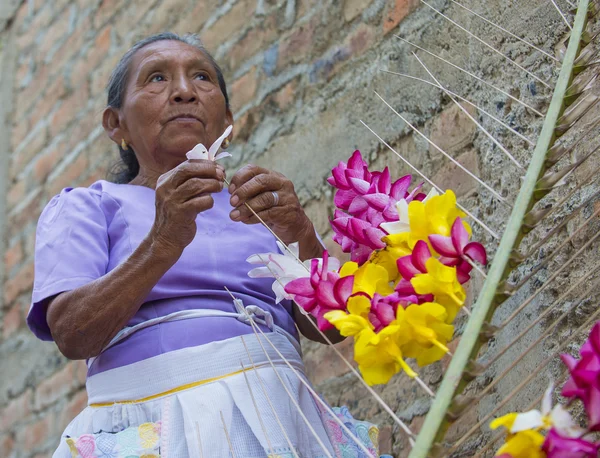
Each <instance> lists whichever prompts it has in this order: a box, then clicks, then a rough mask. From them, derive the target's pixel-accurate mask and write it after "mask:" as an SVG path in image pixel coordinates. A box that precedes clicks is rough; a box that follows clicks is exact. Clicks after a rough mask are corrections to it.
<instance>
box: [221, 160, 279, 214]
mask: <svg viewBox="0 0 600 458" xmlns="http://www.w3.org/2000/svg"><path fill="white" fill-rule="evenodd" d="M257 169H258V170H263V169H260V168H257ZM256 171H257V170H253V172H256ZM238 173H239V172H238ZM236 175H237V174H236ZM247 176H250V175H247ZM235 178H236V177H234V179H235ZM284 185H285V177H283V176H282V175H280V174H278V173H275V172H270V171H268V170H267V171H266V172H264V173H258V174H256V175H254V176H250V178H249V179H248V181H245V182H242V183H241V184H239V185H237V186H234V183H233V179H232V182H231V186H230V187H229V192H230V193H231V200H230V202H231V206H233V207H239V206H240V205H243V204H244V203H248V204H250V201H251V200H252V199H254V198H255V197H257V196H259V195H260V194H262V193H265V192H266V193H268V192H271V191H279V190H281V189H282V188H283V187H284ZM232 187H233V188H234V191H233V192H231V188H232Z"/></svg>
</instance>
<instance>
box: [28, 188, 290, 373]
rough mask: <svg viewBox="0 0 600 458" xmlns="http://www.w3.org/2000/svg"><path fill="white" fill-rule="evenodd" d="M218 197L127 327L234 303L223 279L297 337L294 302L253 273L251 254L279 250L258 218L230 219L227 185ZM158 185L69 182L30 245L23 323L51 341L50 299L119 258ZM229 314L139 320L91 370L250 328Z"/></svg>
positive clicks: (146, 223)
mask: <svg viewBox="0 0 600 458" xmlns="http://www.w3.org/2000/svg"><path fill="white" fill-rule="evenodd" d="M213 197H214V200H215V205H214V206H213V208H212V209H210V210H208V211H205V212H203V213H200V214H199V215H198V217H197V219H196V225H197V228H198V230H197V233H196V237H195V238H194V240H193V242H192V243H191V244H190V245H188V246H187V247H186V248H185V250H184V251H183V254H182V255H181V257H180V258H179V260H178V261H177V263H175V265H174V266H173V267H171V269H169V271H168V272H166V273H165V275H164V276H163V277H162V278H161V279H160V280H159V282H158V283H157V284H156V286H154V288H152V291H150V294H149V295H148V297H147V298H146V300H145V302H144V304H143V305H142V306H141V307H140V309H139V310H138V312H137V313H136V314H135V316H134V317H133V318H132V319H131V320H130V321H129V323H128V325H129V326H132V325H135V324H137V323H141V322H143V321H146V320H148V319H151V318H156V317H159V316H164V315H168V314H170V313H173V312H176V311H180V310H187V309H196V308H202V309H213V310H221V311H226V312H235V308H234V306H233V303H232V301H231V297H230V296H229V294H228V293H227V291H225V289H224V286H227V288H229V289H230V290H231V291H232V292H233V293H234V294H235V296H236V297H238V298H239V299H242V300H243V301H244V303H245V304H246V305H258V306H260V307H262V308H263V309H265V310H268V311H270V312H271V313H272V314H273V317H274V321H275V324H277V325H278V326H280V327H282V328H284V329H285V330H287V331H288V332H290V333H291V334H292V335H295V336H297V333H296V328H295V326H294V321H293V318H292V315H291V304H290V303H289V302H284V303H281V304H278V305H276V304H275V300H274V294H273V291H272V290H271V283H272V280H271V279H256V278H249V277H248V271H249V270H250V268H251V267H252V266H251V265H250V264H248V263H246V258H247V257H248V256H250V255H251V254H255V253H264V252H268V251H273V252H277V245H276V244H275V240H274V238H273V236H272V235H271V234H270V233H269V232H268V231H267V229H265V228H264V227H262V226H261V225H245V224H242V223H236V222H233V221H232V220H231V219H230V218H229V212H230V211H231V210H232V207H231V206H230V204H229V197H230V196H229V193H228V192H227V190H223V191H222V192H221V193H218V194H214V195H213ZM154 214H155V207H154V190H152V189H150V188H146V187H143V186H134V185H124V184H114V183H110V182H107V181H104V180H101V181H97V182H96V183H94V184H93V185H91V186H90V187H89V188H66V189H64V190H63V191H62V192H61V193H60V194H59V195H57V196H55V197H54V198H53V199H52V200H51V201H50V202H49V203H48V205H47V206H46V208H45V209H44V211H43V212H42V215H41V216H40V219H39V222H38V226H37V235H36V248H35V277H34V288H33V298H32V304H31V309H30V311H29V315H28V317H27V323H28V325H29V327H30V329H31V330H32V331H33V333H34V334H35V335H36V336H37V337H38V338H40V339H42V340H52V336H51V335H50V329H49V328H48V323H47V321H46V305H47V304H46V302H47V301H46V300H47V299H48V298H49V297H52V296H54V295H56V294H58V293H61V292H64V291H69V290H72V289H75V288H77V287H79V286H82V285H85V284H86V283H89V282H91V281H93V280H95V279H97V278H99V277H102V276H103V275H105V274H106V273H107V272H109V271H111V270H112V269H114V268H115V267H116V266H118V265H119V264H120V263H121V262H123V261H125V260H126V259H127V258H128V257H129V256H130V255H131V253H132V252H133V251H134V250H135V249H136V247H137V246H139V244H140V243H141V241H142V240H143V239H144V237H145V236H146V235H147V234H148V232H149V231H150V228H151V227H152V224H153V222H154ZM252 332H253V331H252V328H251V327H250V326H249V325H247V324H244V323H243V322H240V321H238V320H236V319H235V318H228V317H201V318H194V319H188V320H181V321H172V322H164V323H161V324H157V325H154V326H150V327H148V328H145V329H142V330H140V331H138V332H136V333H134V334H133V335H132V336H131V337H128V338H127V339H125V340H124V341H122V342H120V343H118V344H116V345H115V346H113V347H111V348H109V349H108V350H106V351H105V352H103V353H102V354H101V355H100V357H99V358H97V359H96V360H95V361H94V363H93V365H92V367H91V368H90V371H89V373H88V375H93V374H95V373H99V372H102V371H105V370H108V369H112V368H115V367H120V366H124V365H126V364H131V363H133V362H136V361H140V360H143V359H146V358H150V357H152V356H156V355H159V354H162V353H166V352H169V351H173V350H178V349H181V348H186V347H191V346H196V345H202V344H205V343H208V342H212V341H215V340H222V339H227V338H230V337H235V336H239V335H244V334H250V333H252Z"/></svg>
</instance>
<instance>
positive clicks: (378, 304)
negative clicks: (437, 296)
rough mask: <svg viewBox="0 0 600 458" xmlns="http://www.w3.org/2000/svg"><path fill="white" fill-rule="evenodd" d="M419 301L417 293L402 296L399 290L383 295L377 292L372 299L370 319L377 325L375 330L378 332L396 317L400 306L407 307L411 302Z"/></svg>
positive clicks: (416, 302)
mask: <svg viewBox="0 0 600 458" xmlns="http://www.w3.org/2000/svg"><path fill="white" fill-rule="evenodd" d="M418 303H419V302H418V297H417V296H416V295H415V294H412V295H408V296H401V295H400V294H399V293H398V292H394V293H393V294H390V295H389V296H382V295H381V294H378V293H375V294H374V295H373V299H372V300H371V310H370V312H369V321H370V322H371V324H372V325H373V326H374V327H375V332H376V333H378V332H379V331H381V330H382V329H383V328H385V327H386V326H388V325H389V324H391V323H392V321H394V320H395V319H396V311H397V310H398V307H402V308H406V307H408V306H409V305H410V304H418Z"/></svg>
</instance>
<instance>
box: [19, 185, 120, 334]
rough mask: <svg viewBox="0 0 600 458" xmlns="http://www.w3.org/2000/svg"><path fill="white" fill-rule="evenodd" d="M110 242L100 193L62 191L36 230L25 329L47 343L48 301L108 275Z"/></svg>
mask: <svg viewBox="0 0 600 458" xmlns="http://www.w3.org/2000/svg"><path fill="white" fill-rule="evenodd" d="M108 259H109V239H108V230H107V221H106V216H105V214H104V212H103V210H102V192H101V191H100V190H98V189H92V188H66V189H64V190H63V191H62V192H61V193H60V194H59V195H57V196H55V197H54V198H53V199H52V200H51V201H50V202H49V203H48V205H47V206H46V208H44V211H43V212H42V214H41V216H40V219H39V221H38V225H37V231H36V241H35V271H34V282H33V297H32V300H31V308H30V309H29V314H28V316H27V325H28V326H29V328H30V329H31V330H32V331H33V333H34V334H35V335H36V336H37V337H38V338H40V339H42V340H52V336H51V334H50V329H49V327H48V322H47V320H46V310H47V302H48V301H47V300H48V299H49V298H51V297H53V296H56V295H57V294H59V293H62V292H64V291H70V290H73V289H75V288H78V287H80V286H83V285H85V284H87V283H89V282H91V281H93V280H96V279H97V278H100V277H102V276H103V275H105V274H106V272H107V266H108Z"/></svg>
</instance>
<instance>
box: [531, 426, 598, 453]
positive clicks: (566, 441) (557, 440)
mask: <svg viewBox="0 0 600 458" xmlns="http://www.w3.org/2000/svg"><path fill="white" fill-rule="evenodd" d="M599 449H600V444H594V443H592V442H589V441H587V440H585V439H582V438H572V437H566V436H563V435H561V434H560V433H559V432H558V431H557V430H556V429H555V428H552V429H551V430H550V431H549V432H548V434H547V435H546V440H545V441H544V445H543V446H542V450H543V451H544V452H546V455H547V456H548V458H596V457H597V456H598V450H599Z"/></svg>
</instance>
